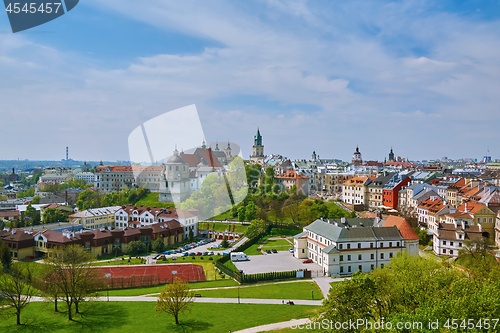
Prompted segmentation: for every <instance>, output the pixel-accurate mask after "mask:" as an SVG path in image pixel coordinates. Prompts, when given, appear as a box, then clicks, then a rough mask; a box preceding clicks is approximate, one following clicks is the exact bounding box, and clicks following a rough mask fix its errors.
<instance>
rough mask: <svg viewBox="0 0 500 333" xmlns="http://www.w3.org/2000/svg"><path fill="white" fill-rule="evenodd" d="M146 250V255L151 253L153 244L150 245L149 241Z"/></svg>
mask: <svg viewBox="0 0 500 333" xmlns="http://www.w3.org/2000/svg"><path fill="white" fill-rule="evenodd" d="M146 250H147V252H148V253H151V252H153V243H151V240H149V241H148V243H147V244H146Z"/></svg>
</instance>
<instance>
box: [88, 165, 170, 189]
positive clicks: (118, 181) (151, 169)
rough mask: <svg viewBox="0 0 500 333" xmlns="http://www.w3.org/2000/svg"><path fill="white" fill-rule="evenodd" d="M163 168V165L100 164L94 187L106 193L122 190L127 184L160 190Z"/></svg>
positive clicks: (97, 167) (131, 186)
mask: <svg viewBox="0 0 500 333" xmlns="http://www.w3.org/2000/svg"><path fill="white" fill-rule="evenodd" d="M162 170H163V167H162V166H140V165H100V166H96V167H95V183H94V187H95V189H96V190H99V191H101V192H104V193H109V192H120V191H121V190H122V189H123V187H125V186H126V187H127V188H134V187H145V188H146V189H148V190H150V191H152V192H158V191H159V189H160V181H161V174H162Z"/></svg>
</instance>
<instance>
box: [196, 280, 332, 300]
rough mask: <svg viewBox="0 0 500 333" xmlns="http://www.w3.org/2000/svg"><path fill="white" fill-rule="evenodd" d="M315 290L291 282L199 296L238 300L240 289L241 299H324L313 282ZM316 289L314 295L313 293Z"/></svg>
mask: <svg viewBox="0 0 500 333" xmlns="http://www.w3.org/2000/svg"><path fill="white" fill-rule="evenodd" d="M313 283H314V284H313V286H314V288H311V283H310V282H291V283H275V284H268V285H263V286H252V287H240V288H231V289H219V290H200V291H197V292H196V293H197V294H200V295H201V296H202V297H217V298H238V289H239V294H240V298H264V299H285V300H289V299H290V300H296V299H306V300H310V299H312V296H313V295H314V299H315V300H321V299H323V294H322V293H321V290H320V289H319V287H318V285H317V284H316V282H313ZM311 289H314V293H312V292H311Z"/></svg>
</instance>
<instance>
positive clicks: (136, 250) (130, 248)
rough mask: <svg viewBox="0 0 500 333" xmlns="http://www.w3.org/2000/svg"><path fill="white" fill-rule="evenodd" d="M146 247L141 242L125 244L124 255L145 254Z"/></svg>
mask: <svg viewBox="0 0 500 333" xmlns="http://www.w3.org/2000/svg"><path fill="white" fill-rule="evenodd" d="M147 250H148V249H147V246H146V244H144V242H142V241H133V242H130V243H128V244H127V247H126V248H125V253H127V254H129V255H132V256H135V255H139V254H143V253H146V252H147Z"/></svg>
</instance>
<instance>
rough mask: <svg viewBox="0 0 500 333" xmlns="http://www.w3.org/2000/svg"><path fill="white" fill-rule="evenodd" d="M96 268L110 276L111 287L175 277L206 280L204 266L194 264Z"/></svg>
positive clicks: (153, 282)
mask: <svg viewBox="0 0 500 333" xmlns="http://www.w3.org/2000/svg"><path fill="white" fill-rule="evenodd" d="M95 269H97V270H99V271H100V272H101V273H102V275H103V276H105V277H107V278H109V280H110V281H109V282H110V287H111V288H120V287H138V286H146V285H156V284H161V283H171V282H172V281H173V279H174V278H178V279H180V280H182V281H184V282H195V281H206V278H205V272H204V271H203V266H200V265H193V264H184V265H168V264H165V265H130V266H110V267H99V268H95Z"/></svg>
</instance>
